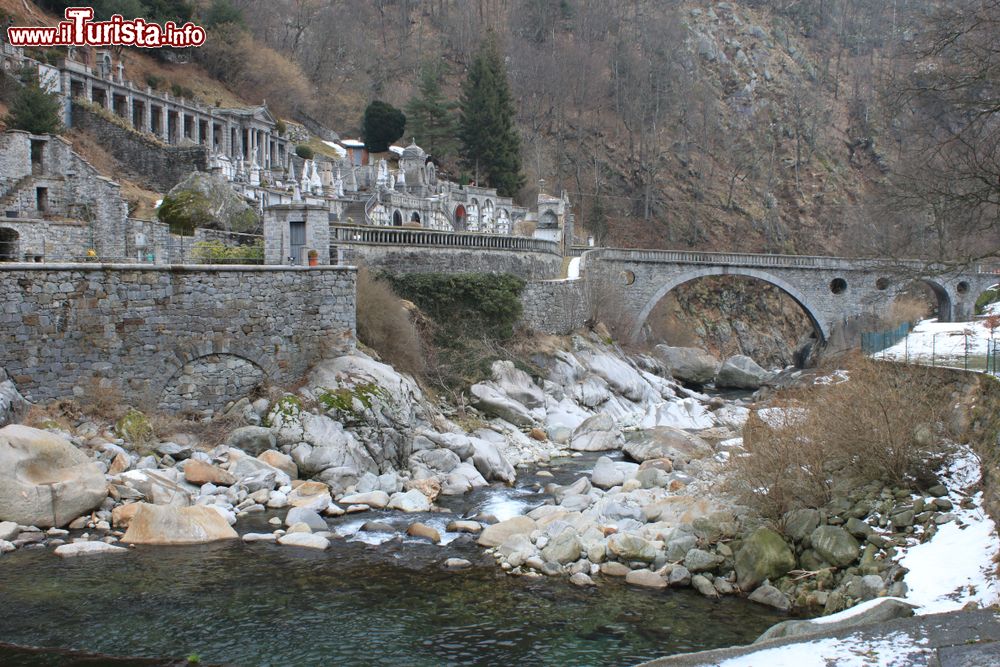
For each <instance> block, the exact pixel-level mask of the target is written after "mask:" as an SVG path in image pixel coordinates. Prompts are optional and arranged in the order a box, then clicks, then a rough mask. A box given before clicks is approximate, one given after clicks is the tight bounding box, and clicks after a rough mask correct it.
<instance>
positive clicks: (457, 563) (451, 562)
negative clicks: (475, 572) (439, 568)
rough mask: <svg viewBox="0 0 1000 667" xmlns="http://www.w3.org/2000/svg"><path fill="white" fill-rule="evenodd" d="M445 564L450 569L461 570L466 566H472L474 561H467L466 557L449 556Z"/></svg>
mask: <svg viewBox="0 0 1000 667" xmlns="http://www.w3.org/2000/svg"><path fill="white" fill-rule="evenodd" d="M444 566H445V567H446V568H448V569H449V570H459V569H462V568H465V567H471V566H472V562H471V561H467V560H465V559H464V558H449V559H448V560H446V561H445V562H444Z"/></svg>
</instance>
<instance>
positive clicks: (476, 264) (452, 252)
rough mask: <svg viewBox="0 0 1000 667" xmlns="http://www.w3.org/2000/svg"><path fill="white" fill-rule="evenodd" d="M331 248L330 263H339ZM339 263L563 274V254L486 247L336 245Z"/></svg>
mask: <svg viewBox="0 0 1000 667" xmlns="http://www.w3.org/2000/svg"><path fill="white" fill-rule="evenodd" d="M334 252H336V250H335V249H334V247H331V249H330V253H331V263H338V257H336V256H332V255H333V253H334ZM339 263H340V264H351V265H359V264H363V265H365V266H367V267H369V268H372V269H381V270H384V271H388V272H390V273H431V272H439V273H512V274H514V275H515V276H519V277H521V278H524V279H525V280H548V279H551V278H558V277H559V276H560V274H561V273H562V257H561V256H559V255H554V254H551V253H544V252H526V251H523V250H500V249H496V250H493V249H489V248H469V249H463V248H407V247H400V246H374V245H371V246H369V245H356V246H347V247H345V246H343V245H342V246H340V247H339Z"/></svg>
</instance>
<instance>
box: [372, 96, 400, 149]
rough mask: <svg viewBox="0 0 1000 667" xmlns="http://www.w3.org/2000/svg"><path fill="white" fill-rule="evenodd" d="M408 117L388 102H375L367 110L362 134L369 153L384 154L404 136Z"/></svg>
mask: <svg viewBox="0 0 1000 667" xmlns="http://www.w3.org/2000/svg"><path fill="white" fill-rule="evenodd" d="M405 128H406V116H405V115H404V114H403V112H402V111H400V110H399V109H397V108H396V107H394V106H392V105H391V104H389V103H388V102H383V101H381V100H375V101H374V102H372V103H371V104H369V105H368V106H367V107H366V108H365V117H364V120H363V122H362V130H361V132H362V134H363V136H364V140H365V148H367V149H368V152H369V153H384V152H385V151H387V150H389V144H391V143H392V142H394V141H396V139H399V138H400V137H401V136H403V130H404V129H405Z"/></svg>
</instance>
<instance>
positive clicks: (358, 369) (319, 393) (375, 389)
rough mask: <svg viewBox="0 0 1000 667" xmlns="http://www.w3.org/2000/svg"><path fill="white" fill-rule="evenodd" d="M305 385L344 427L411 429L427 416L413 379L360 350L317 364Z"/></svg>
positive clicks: (421, 394)
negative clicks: (350, 424) (356, 425)
mask: <svg viewBox="0 0 1000 667" xmlns="http://www.w3.org/2000/svg"><path fill="white" fill-rule="evenodd" d="M308 382H309V387H310V388H311V389H312V392H313V395H314V396H316V398H317V399H318V401H319V403H320V404H321V405H322V406H323V407H324V408H326V409H327V412H328V414H330V416H331V417H334V418H335V419H337V420H339V421H342V422H344V423H369V424H380V425H383V426H395V427H400V428H412V427H414V426H416V424H417V422H418V421H419V420H420V419H421V418H422V417H423V416H424V415H425V412H426V407H425V401H424V395H423V392H421V391H420V387H418V386H417V383H416V382H414V381H413V379H412V378H410V377H409V376H406V375H401V374H400V373H399V372H398V371H396V369H394V368H393V367H392V366H389V365H388V364H383V363H381V362H378V361H375V360H374V359H372V358H371V357H369V356H368V355H366V354H364V353H363V352H361V351H359V350H355V351H354V352H352V353H351V354H345V355H343V356H340V357H336V358H335V359H327V360H325V361H321V362H320V363H318V364H316V366H314V367H313V368H312V370H311V371H310V372H309V378H308ZM388 458H392V456H391V455H390V456H389V457H388Z"/></svg>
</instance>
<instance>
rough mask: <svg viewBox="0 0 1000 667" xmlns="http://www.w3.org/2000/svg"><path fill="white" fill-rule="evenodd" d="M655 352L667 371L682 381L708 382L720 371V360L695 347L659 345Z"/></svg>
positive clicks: (693, 382)
mask: <svg viewBox="0 0 1000 667" xmlns="http://www.w3.org/2000/svg"><path fill="white" fill-rule="evenodd" d="M654 354H655V355H656V358H657V359H659V360H660V361H662V362H663V365H664V366H665V367H666V368H667V371H668V372H669V373H670V374H671V375H672V376H673V377H674V378H676V379H677V380H680V381H681V382H689V383H691V384H699V385H701V384H708V383H709V382H711V381H712V380H713V379H714V378H715V375H716V373H717V372H718V371H719V360H718V359H716V358H715V357H713V356H712V355H710V354H709V353H708V352H705V351H704V350H699V349H698V348H695V347H670V346H669V345H657V346H656V347H655V348H654Z"/></svg>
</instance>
